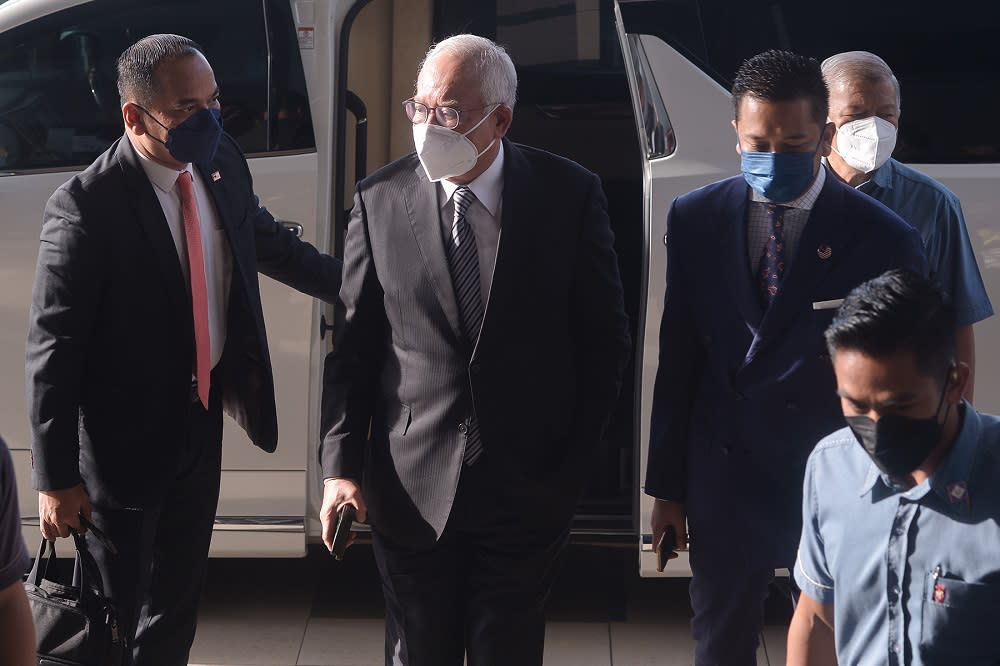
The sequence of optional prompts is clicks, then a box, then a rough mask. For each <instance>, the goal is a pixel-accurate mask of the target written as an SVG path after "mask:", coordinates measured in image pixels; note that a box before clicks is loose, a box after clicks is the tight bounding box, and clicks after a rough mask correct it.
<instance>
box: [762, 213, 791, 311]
mask: <svg viewBox="0 0 1000 666" xmlns="http://www.w3.org/2000/svg"><path fill="white" fill-rule="evenodd" d="M786 210H788V207H787V206H778V205H776V204H767V222H768V232H769V233H768V236H767V243H766V244H765V245H764V251H763V253H762V256H761V258H760V268H759V269H758V270H759V273H760V276H759V281H758V287H759V288H760V299H761V300H760V303H761V305H762V306H763V308H764V309H765V310H767V308H768V307H769V306H770V305H771V302H772V301H773V300H774V296H775V294H777V293H778V288H779V287H780V286H781V278H782V276H783V275H784V274H785V221H784V220H785V211H786Z"/></svg>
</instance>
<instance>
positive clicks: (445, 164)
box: [413, 104, 500, 183]
mask: <svg viewBox="0 0 1000 666" xmlns="http://www.w3.org/2000/svg"><path fill="white" fill-rule="evenodd" d="M499 106H500V105H499V104H496V105H495V106H494V107H493V108H492V109H490V112H489V113H487V114H486V115H485V116H483V119H482V120H480V121H479V122H478V123H476V124H475V125H473V126H472V128H470V129H469V131H468V132H465V133H463V134H460V133H459V132H456V131H455V130H451V129H448V128H447V127H441V126H440V125H432V124H431V123H420V124H418V125H414V126H413V144H414V145H415V146H416V148H417V157H419V158H420V164H422V165H423V167H424V171H425V172H426V173H427V178H428V179H429V180H430V181H431V182H432V183H436V182H438V181H439V180H444V179H445V178H454V177H455V176H461V175H462V174H464V173H468V172H469V171H471V170H472V169H473V168H474V167H475V166H476V162H478V161H479V157H480V156H481V155H482V154H483V153H485V152H486V151H487V150H489V149H490V148H492V147H493V144H495V143H496V142H497V140H496V139H493V140H492V141H490V145H488V146H486V148H484V149H483V150H482V151H479V150H477V149H476V144H474V143H472V141H470V140H469V138H468V135H469V134H470V133H472V132H473V130H475V129H476V128H477V127H479V126H480V125H482V124H483V123H484V122H485V121H486V119H487V118H489V117H490V115H491V114H492V113H493V112H494V111H496V110H497V108H498V107H499Z"/></svg>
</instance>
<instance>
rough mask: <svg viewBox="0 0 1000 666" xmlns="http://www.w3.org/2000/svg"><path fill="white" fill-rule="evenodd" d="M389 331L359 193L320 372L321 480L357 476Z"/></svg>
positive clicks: (346, 241)
mask: <svg viewBox="0 0 1000 666" xmlns="http://www.w3.org/2000/svg"><path fill="white" fill-rule="evenodd" d="M388 332H389V322H388V320H387V319H386V315H385V306H384V305H383V292H382V285H381V283H380V282H379V279H378V275H376V273H375V263H374V260H373V258H372V248H371V237H370V235H369V233H368V216H367V212H366V210H365V203H364V200H363V199H362V196H361V193H360V192H358V193H357V194H356V195H355V197H354V208H353V210H352V211H351V218H350V221H349V222H348V225H347V237H346V239H345V243H344V281H343V285H342V286H341V289H340V298H338V299H337V301H336V303H335V305H334V340H333V351H331V352H330V353H329V354H327V357H326V362H325V364H324V370H323V400H322V412H321V426H322V430H321V432H322V440H321V442H320V447H319V460H320V466H321V469H322V470H323V478H329V477H334V476H337V477H348V478H352V479H359V478H360V476H361V468H362V464H363V460H364V447H365V443H366V442H367V440H368V429H369V425H370V423H371V419H372V416H373V414H374V407H375V395H376V388H377V382H378V378H379V375H380V372H381V367H382V361H383V359H382V354H384V350H385V337H386V335H388Z"/></svg>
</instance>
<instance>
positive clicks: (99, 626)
mask: <svg viewBox="0 0 1000 666" xmlns="http://www.w3.org/2000/svg"><path fill="white" fill-rule="evenodd" d="M73 540H74V541H75V542H76V561H75V562H74V564H73V581H72V583H71V584H70V585H66V584H64V583H61V582H59V581H58V580H55V579H54V578H53V576H55V569H56V567H55V566H54V565H55V559H56V548H55V543H54V542H52V541H46V540H45V539H42V543H41V545H40V546H39V547H38V556H37V557H36V558H35V564H34V565H33V566H32V567H31V571H30V572H29V573H28V576H27V578H26V579H25V581H24V590H25V592H26V593H27V595H28V604H29V605H30V606H31V615H32V617H33V619H34V621H35V636H36V643H37V653H38V665H39V666H119V665H120V664H121V663H122V659H123V656H124V654H125V650H126V648H127V646H126V645H125V641H124V640H123V633H122V632H121V631H120V630H119V628H118V613H117V612H116V611H115V609H114V607H113V606H112V605H111V602H110V601H108V599H107V598H106V597H105V596H104V585H103V583H102V581H101V572H100V570H99V569H98V568H97V562H96V561H95V560H94V556H93V555H91V553H90V551H89V550H87V542H86V540H85V539H84V538H83V537H82V536H80V535H79V534H77V533H76V532H74V533H73Z"/></svg>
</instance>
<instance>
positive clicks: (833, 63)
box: [820, 51, 902, 106]
mask: <svg viewBox="0 0 1000 666" xmlns="http://www.w3.org/2000/svg"><path fill="white" fill-rule="evenodd" d="M820 68H821V69H822V70H823V78H824V79H826V85H827V86H828V87H831V88H832V87H833V84H834V83H843V82H845V81H852V80H855V79H860V80H862V81H867V82H870V83H874V82H877V81H892V85H893V87H895V88H896V106H901V105H902V98H901V97H900V94H899V80H898V79H897V78H896V75H895V74H893V73H892V69H891V68H890V67H889V64H888V63H887V62H886V61H885V60H882V58H879V57H878V56H877V55H875V54H874V53H869V52H868V51H845V52H844V53H838V54H837V55H833V56H830V57H829V58H827V59H826V60H824V61H823V64H822V65H820Z"/></svg>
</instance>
